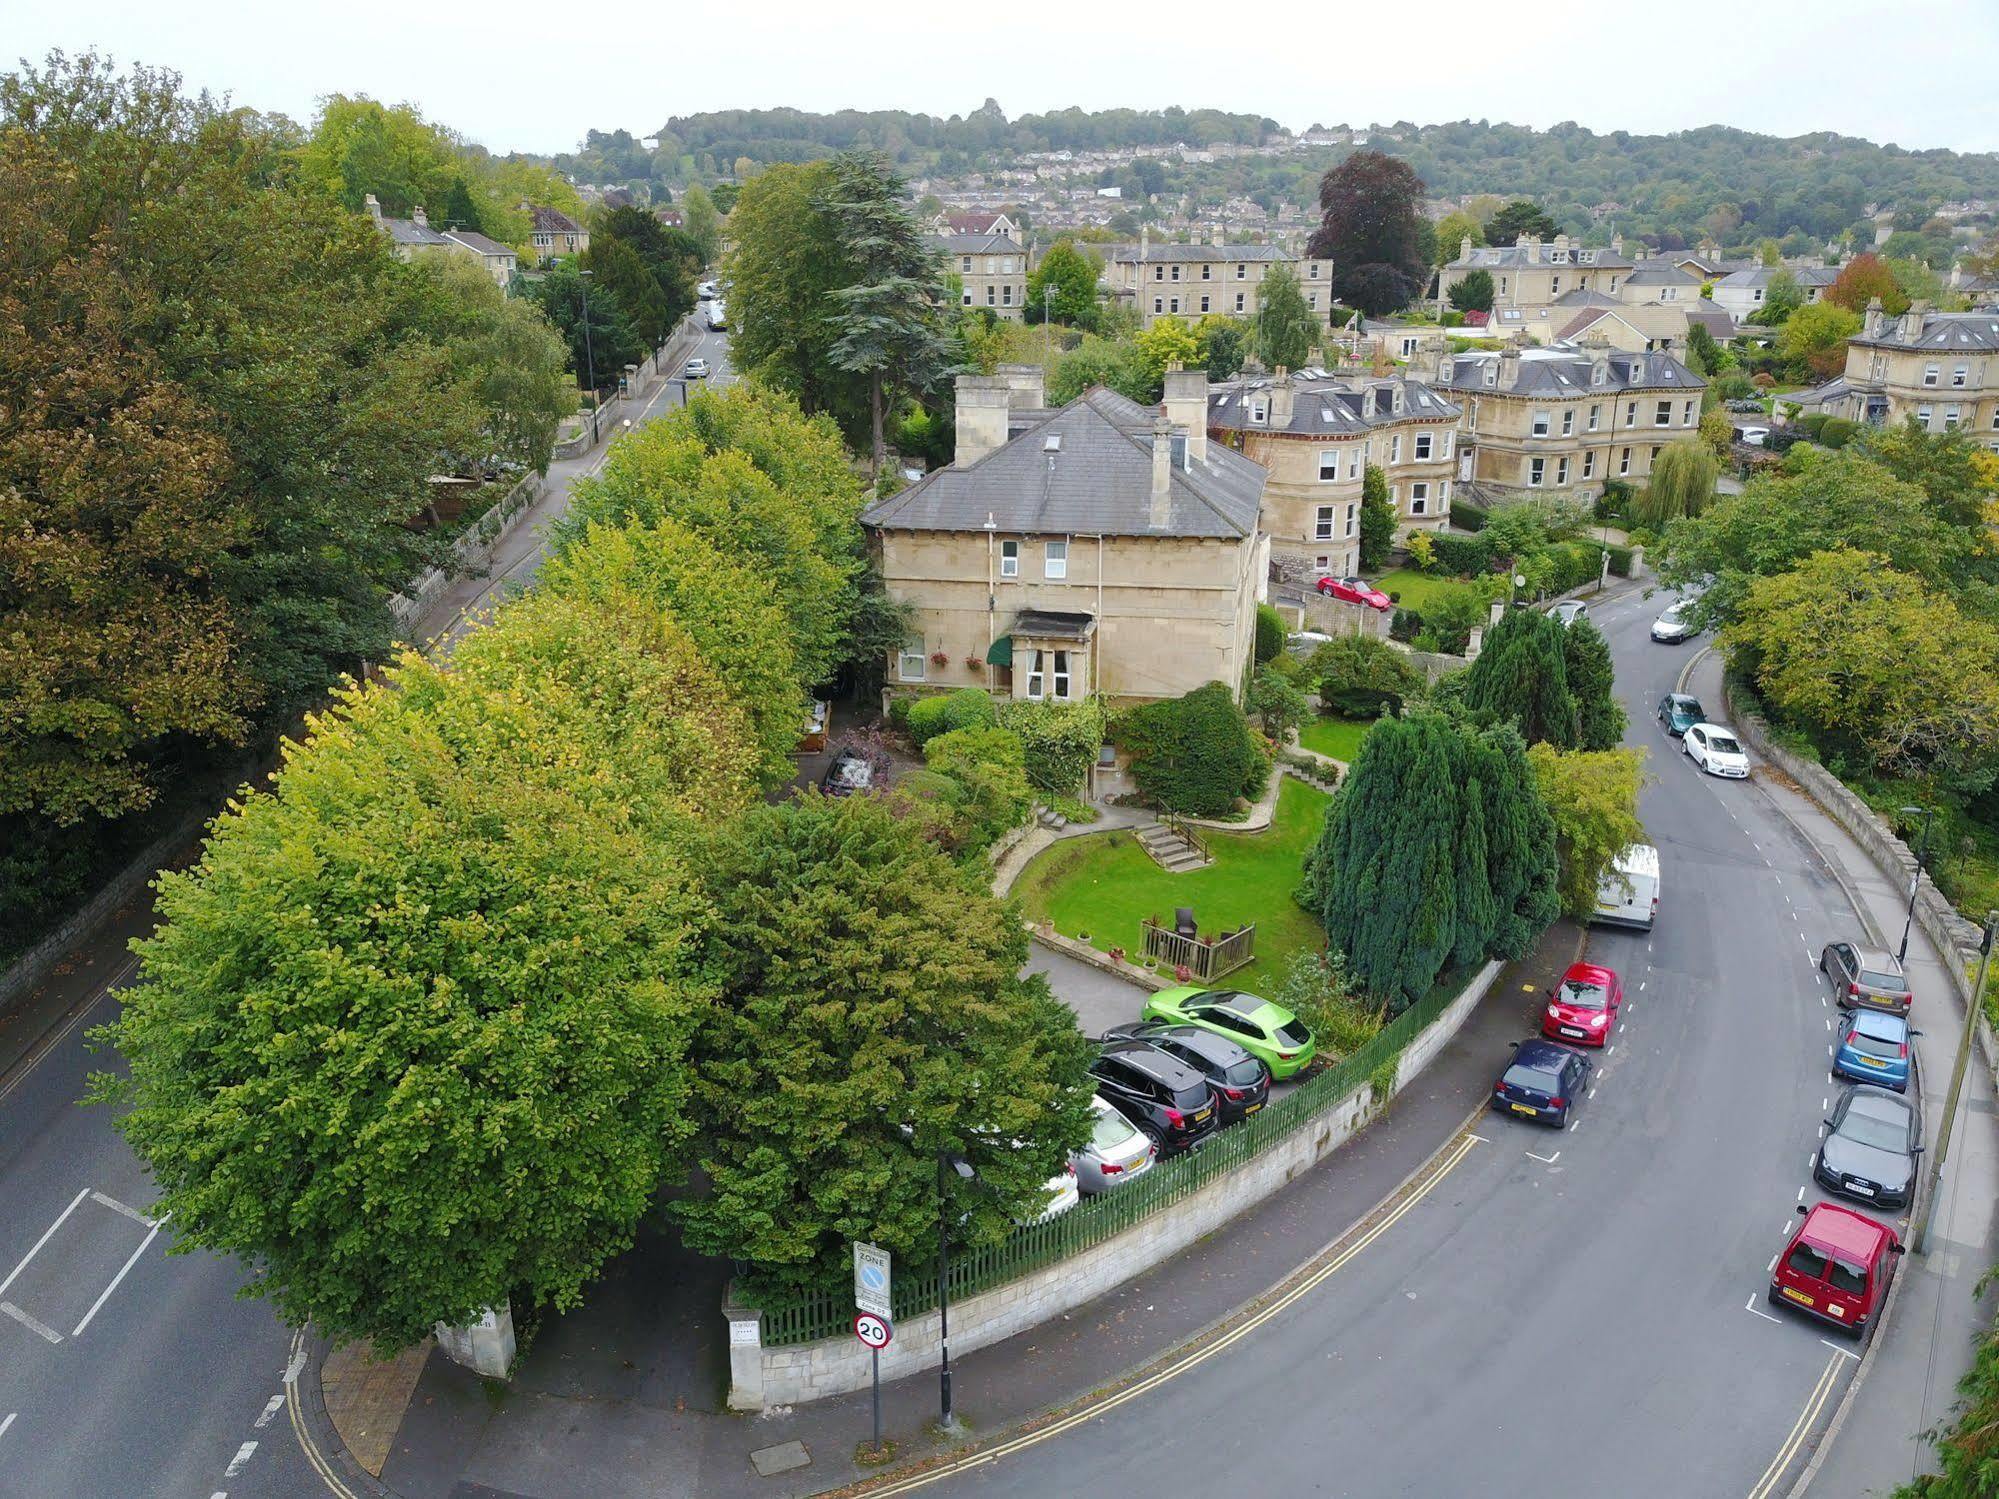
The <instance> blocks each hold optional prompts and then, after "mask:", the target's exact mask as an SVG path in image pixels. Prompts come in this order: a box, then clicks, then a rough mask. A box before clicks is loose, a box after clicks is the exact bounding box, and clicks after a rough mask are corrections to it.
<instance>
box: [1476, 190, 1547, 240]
mask: <svg viewBox="0 0 1999 1499" xmlns="http://www.w3.org/2000/svg"><path fill="white" fill-rule="evenodd" d="M1557 227H1558V226H1557V225H1556V223H1555V221H1554V219H1552V218H1551V217H1549V215H1548V212H1547V210H1546V209H1544V208H1542V207H1541V205H1540V204H1539V203H1536V202H1535V201H1534V200H1533V199H1532V198H1515V199H1514V200H1513V201H1512V202H1511V203H1508V204H1507V205H1506V206H1505V207H1504V208H1502V209H1500V210H1499V212H1498V213H1496V214H1494V215H1493V216H1492V217H1491V218H1490V219H1488V220H1486V224H1485V242H1486V243H1487V244H1489V245H1511V244H1517V243H1519V240H1520V236H1521V235H1523V234H1524V235H1526V236H1527V237H1528V238H1530V239H1553V238H1554V237H1555V230H1556V228H1557Z"/></svg>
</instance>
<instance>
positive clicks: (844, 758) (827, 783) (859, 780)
mask: <svg viewBox="0 0 1999 1499" xmlns="http://www.w3.org/2000/svg"><path fill="white" fill-rule="evenodd" d="M819 784H820V788H821V789H822V790H823V791H825V793H826V794H827V795H828V796H860V795H862V794H863V793H865V792H867V791H869V790H871V789H873V787H874V784H875V768H874V766H872V765H870V764H868V761H867V757H866V756H865V755H862V754H859V753H857V752H856V751H854V750H850V749H843V750H841V751H840V753H839V754H837V755H835V756H834V757H833V763H832V764H831V765H828V766H827V767H826V778H825V780H823V781H821V782H820V783H819Z"/></svg>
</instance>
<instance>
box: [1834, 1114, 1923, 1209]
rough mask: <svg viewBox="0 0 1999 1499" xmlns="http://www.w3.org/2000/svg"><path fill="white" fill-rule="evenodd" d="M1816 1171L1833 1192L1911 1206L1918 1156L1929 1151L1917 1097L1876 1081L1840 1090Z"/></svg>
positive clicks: (1888, 1205) (1880, 1204)
mask: <svg viewBox="0 0 1999 1499" xmlns="http://www.w3.org/2000/svg"><path fill="white" fill-rule="evenodd" d="M1825 1125H1826V1136H1825V1142H1824V1143H1823V1144H1822V1145H1820V1146H1819V1155H1818V1160H1817V1161H1815V1162H1814V1163H1813V1164H1812V1177H1813V1179H1814V1180H1816V1181H1817V1182H1818V1184H1819V1185H1820V1186H1822V1187H1824V1188H1825V1189H1826V1190H1827V1191H1828V1192H1837V1193H1839V1195H1840V1196H1842V1197H1852V1198H1856V1199H1858V1200H1859V1201H1861V1202H1871V1203H1873V1204H1875V1206H1877V1207H1884V1208H1899V1207H1906V1206H1907V1205H1908V1203H1909V1199H1910V1198H1911V1197H1913V1196H1914V1195H1915V1190H1916V1157H1917V1156H1919V1155H1921V1154H1922V1153H1923V1120H1922V1115H1921V1114H1920V1113H1919V1112H1918V1111H1917V1109H1916V1103H1915V1100H1914V1099H1912V1098H1904V1097H1903V1096H1902V1095H1901V1094H1899V1093H1890V1092H1889V1091H1888V1090H1887V1089H1886V1088H1877V1087H1875V1086H1873V1085H1872V1084H1871V1083H1855V1084H1854V1085H1853V1086H1852V1087H1850V1088H1848V1089H1847V1090H1846V1091H1845V1092H1844V1093H1842V1094H1840V1095H1839V1102H1838V1103H1836V1104H1834V1105H1833V1106H1832V1117H1831V1118H1829V1119H1827V1120H1826V1122H1825Z"/></svg>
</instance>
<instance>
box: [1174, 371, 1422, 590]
mask: <svg viewBox="0 0 1999 1499" xmlns="http://www.w3.org/2000/svg"><path fill="white" fill-rule="evenodd" d="M1204 407H1205V409H1206V411H1207V427H1208V436H1209V438H1210V440H1211V441H1214V442H1217V443H1225V444H1227V445H1228V446H1229V447H1232V448H1234V449H1236V450H1237V451H1238V452H1240V453H1242V454H1244V455H1245V456H1246V457H1249V458H1252V459H1254V460H1255V461H1256V462H1257V463H1258V464H1260V465H1262V467H1263V468H1264V469H1265V471H1266V472H1267V473H1268V474H1269V479H1268V481H1267V483H1266V484H1265V486H1264V491H1263V508H1262V526H1263V530H1264V532H1265V533H1266V534H1267V535H1268V536H1269V538H1270V550H1271V563H1272V566H1273V567H1274V568H1275V569H1276V570H1277V571H1278V572H1279V573H1282V574H1285V575H1287V576H1291V577H1294V578H1297V579H1300V580H1306V579H1309V578H1311V577H1313V576H1315V575H1317V574H1320V573H1330V574H1332V575H1334V576H1335V577H1345V576H1349V575H1351V574H1353V573H1357V572H1358V571H1359V570H1360V501H1361V485H1362V482H1363V480H1364V478H1365V476H1366V473H1367V467H1368V465H1369V464H1373V465H1374V466H1376V467H1378V468H1380V469H1381V470H1382V472H1383V476H1384V477H1385V478H1386V480H1387V481H1388V500H1389V503H1390V504H1391V505H1392V506H1394V508H1395V519H1396V526H1395V534H1396V539H1397V540H1398V541H1401V540H1405V539H1406V538H1407V537H1408V536H1409V534H1410V533H1411V532H1412V531H1440V530H1442V529H1443V528H1444V527H1445V526H1447V525H1448V524H1449V523H1450V513H1451V481H1452V477H1453V476H1454V475H1455V473H1456V471H1457V464H1456V458H1455V451H1454V450H1455V445H1456V441H1457V423H1458V415H1459V412H1458V407H1457V405H1456V404H1455V403H1454V402H1452V401H1450V400H1448V399H1446V398H1445V397H1444V396H1442V395H1440V394H1439V393H1438V392H1436V391H1435V390H1433V389H1431V387H1430V386H1428V385H1427V384H1425V383H1424V382H1423V381H1421V380H1417V379H1411V378H1409V377H1408V376H1406V375H1404V374H1400V373H1396V374H1377V375H1365V374H1352V375H1329V374H1327V373H1326V372H1325V371H1323V370H1302V371H1298V372H1296V373H1290V372H1287V371H1284V370H1278V371H1276V372H1275V373H1274V374H1273V375H1270V376H1249V377H1247V378H1244V379H1240V380H1231V381H1228V382H1225V383H1222V384H1219V385H1216V386H1214V387H1213V388H1212V389H1210V387H1209V385H1208V377H1207V372H1206V371H1204V370H1168V371H1167V373H1166V415H1167V419H1168V420H1169V421H1171V422H1173V423H1174V424H1175V425H1184V424H1185V423H1186V422H1187V421H1189V420H1190V418H1191V415H1192V413H1194V412H1196V411H1199V410H1201V409H1203V408H1204Z"/></svg>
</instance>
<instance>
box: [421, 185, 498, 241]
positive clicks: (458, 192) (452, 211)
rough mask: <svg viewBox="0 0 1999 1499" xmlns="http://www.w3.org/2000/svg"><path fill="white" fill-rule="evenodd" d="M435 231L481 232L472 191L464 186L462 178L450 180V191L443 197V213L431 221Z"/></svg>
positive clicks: (481, 225)
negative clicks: (459, 230)
mask: <svg viewBox="0 0 1999 1499" xmlns="http://www.w3.org/2000/svg"><path fill="white" fill-rule="evenodd" d="M431 226H432V227H433V228H437V229H470V230H472V231H473V232H475V233H479V232H483V231H484V229H485V227H486V226H485V225H484V224H482V223H480V222H479V205H478V204H477V203H475V202H473V201H472V190H471V189H470V188H468V187H467V186H466V185H465V179H464V178H463V177H454V178H452V180H451V191H450V192H448V193H446V194H445V195H444V204H443V211H442V212H441V213H439V214H438V215H437V217H436V218H434V219H432V220H431Z"/></svg>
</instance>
